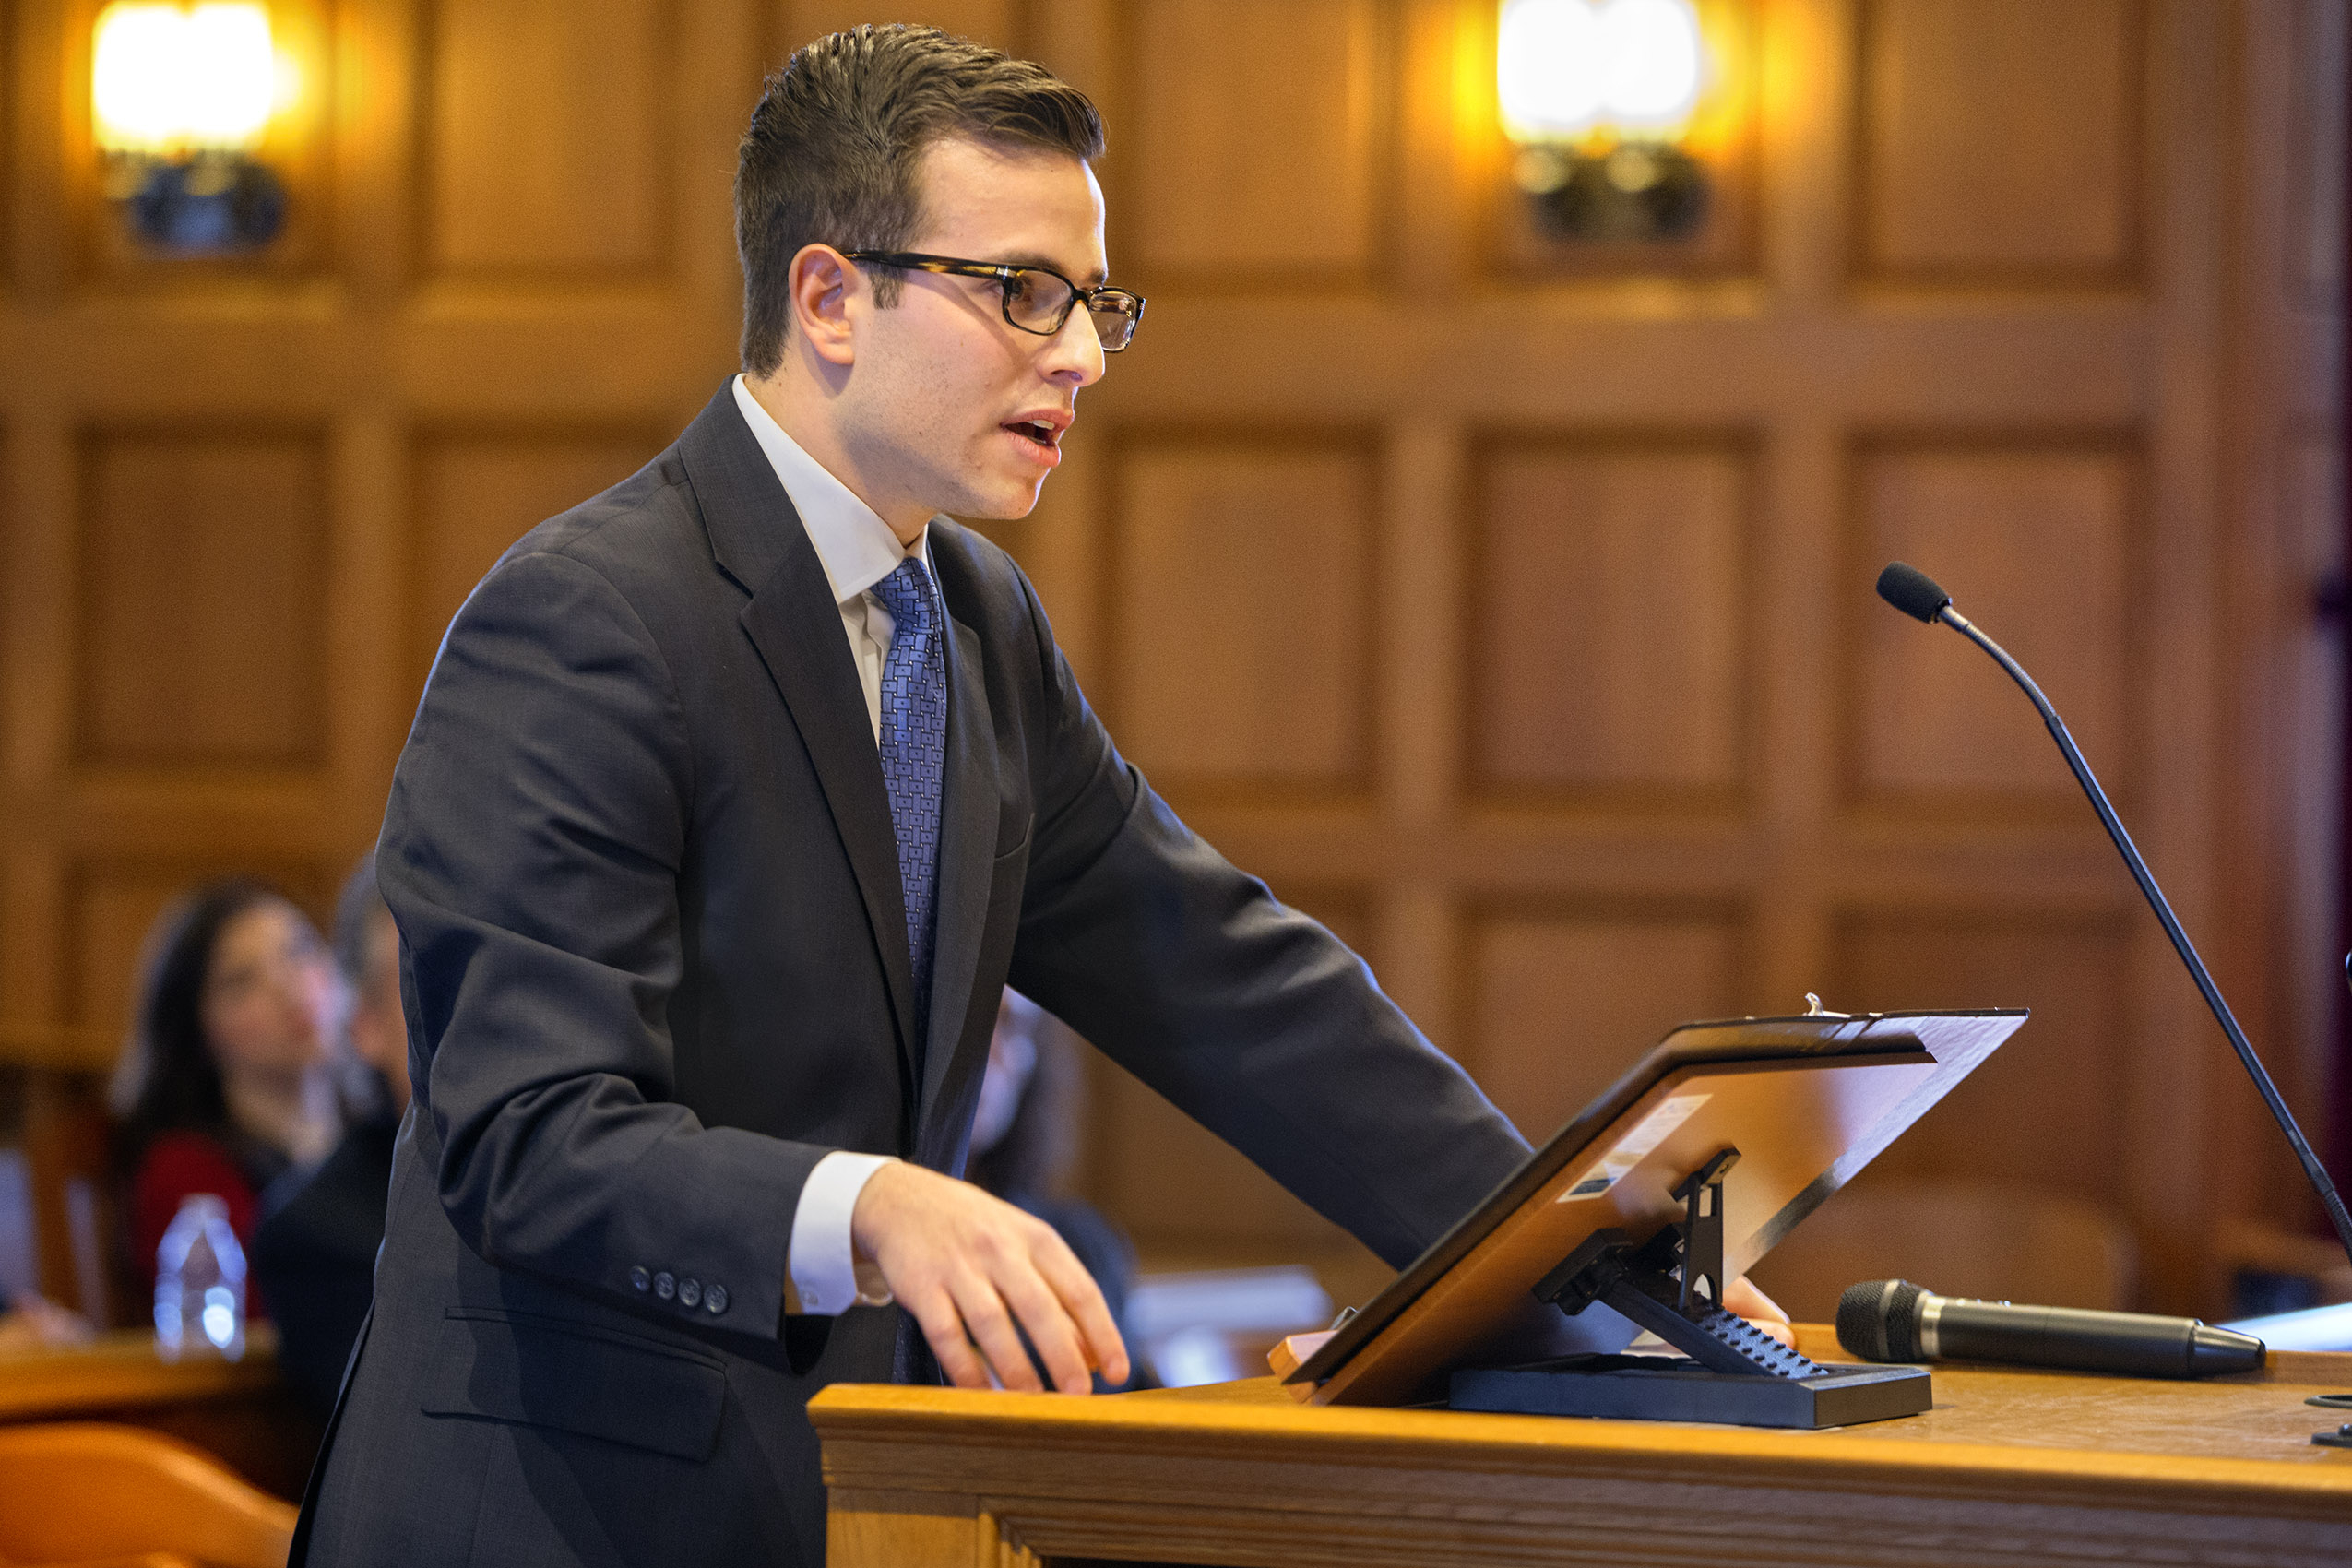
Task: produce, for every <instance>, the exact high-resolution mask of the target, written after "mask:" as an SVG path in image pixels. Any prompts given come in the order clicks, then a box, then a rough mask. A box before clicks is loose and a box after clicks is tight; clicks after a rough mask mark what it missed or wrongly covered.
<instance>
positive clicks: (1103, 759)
mask: <svg viewBox="0 0 2352 1568" xmlns="http://www.w3.org/2000/svg"><path fill="white" fill-rule="evenodd" d="M1024 587H1025V588H1026V585H1024ZM1028 611H1029V614H1030V616H1031V618H1032V624H1034V625H1035V626H1036V627H1037V628H1038V651H1039V671H1040V681H1041V684H1042V688H1043V703H1042V707H1043V711H1044V713H1045V714H1046V715H1047V716H1048V722H1047V723H1046V724H1045V725H1044V726H1042V727H1041V740H1040V746H1041V751H1040V753H1039V754H1038V755H1037V756H1036V760H1035V761H1034V762H1033V767H1032V778H1035V779H1037V780H1038V781H1039V790H1038V799H1037V822H1036V827H1035V829H1034V840H1033V845H1032V849H1031V856H1030V862H1029V873H1028V886H1027V889H1026V897H1025V901H1024V904H1023V906H1022V918H1021V929H1020V934H1019V938H1018V941H1017V942H1016V946H1015V948H1014V957H1013V970H1012V984H1013V986H1014V987H1015V989H1016V990H1018V991H1021V992H1024V993H1025V994H1027V995H1029V996H1031V997H1033V998H1034V999H1035V1000H1036V1001H1038V1002H1039V1004H1042V1005H1044V1006H1046V1007H1047V1008H1049V1009H1051V1011H1052V1012H1054V1013H1055V1014H1056V1015H1058V1016H1060V1017H1062V1018H1063V1020H1064V1021H1065V1022H1067V1023H1068V1024H1069V1025H1070V1026H1071V1027H1072V1028H1075V1029H1076V1030H1078V1032H1079V1033H1081V1034H1083V1035H1085V1036H1086V1037H1087V1039H1090V1040H1092V1041H1093V1042H1094V1043H1095V1044H1096V1045H1097V1046H1098V1047H1099V1048H1100V1049H1101V1050H1102V1051H1104V1052H1105V1053H1106V1054H1108V1055H1109V1056H1111V1058H1112V1059H1113V1060H1114V1061H1116V1062H1118V1063H1120V1064H1121V1065H1122V1066H1124V1067H1125V1068H1127V1070H1128V1071H1130V1072H1132V1073H1134V1075H1136V1076H1137V1077H1139V1078H1141V1079H1142V1080H1143V1081H1144V1082H1145V1083H1146V1084H1148V1085H1150V1086H1151V1087H1153V1088H1155V1089H1157V1090H1158V1091H1159V1092H1160V1093H1161V1094H1162V1095H1165V1096H1166V1097H1167V1098H1168V1099H1170V1101H1172V1102H1173V1103H1174V1104H1175V1105H1176V1106H1177V1107H1178V1108H1179V1109H1180V1110H1182V1111H1185V1112H1187V1113H1188V1114H1190V1115H1191V1116H1192V1117H1193V1118H1194V1120H1196V1121H1198V1122H1200V1123H1202V1124H1203V1125H1205V1126H1206V1127H1207V1128H1208V1129H1209V1131H1211V1132H1213V1133H1215V1134H1218V1136H1219V1137H1221V1138H1223V1139H1225V1141H1226V1142H1228V1143H1229V1144H1231V1145H1233V1146H1235V1147H1236V1148H1238V1149H1240V1150H1241V1152H1242V1153H1243V1154H1245V1155H1247V1156H1249V1157H1250V1158H1252V1159H1253V1160H1254V1161H1255V1162H1256V1163H1257V1164H1258V1165H1259V1166H1260V1167H1261V1168H1263V1169H1264V1170H1265V1171H1266V1172H1267V1173H1268V1174H1269V1175H1271V1176H1273V1177H1274V1178H1275V1180H1277V1181H1278V1182H1281V1183H1282V1184H1283V1185H1284V1186H1285V1187H1287V1188H1289V1190H1290V1191H1291V1192H1292V1193H1295V1194H1298V1195H1299V1196H1300V1197H1301V1198H1302V1199H1304V1200H1305V1201H1306V1202H1307V1203H1308V1204H1309V1205H1311V1206H1313V1208H1314V1209H1316V1211H1317V1212H1319V1213H1321V1214H1322V1215H1323V1216H1324V1218H1328V1219H1330V1220H1332V1221H1333V1222H1334V1223H1336V1224H1337V1225H1339V1226H1340V1227H1342V1228H1343V1229H1347V1230H1348V1231H1349V1232H1350V1233H1352V1234H1353V1235H1354V1236H1356V1237H1357V1238H1358V1239H1359V1240H1360V1241H1363V1242H1364V1244H1365V1245H1366V1246H1368V1247H1370V1248H1371V1249H1372V1251H1373V1252H1375V1253H1379V1254H1380V1256H1381V1257H1382V1258H1383V1259H1384V1261H1386V1262H1387V1263H1388V1264H1389V1265H1392V1266H1395V1267H1399V1268H1401V1267H1403V1266H1404V1265H1407V1264H1408V1263H1410V1262H1411V1261H1412V1260H1413V1259H1414V1258H1415V1257H1417V1256H1419V1255H1420V1253H1421V1252H1422V1251H1424V1250H1425V1249H1426V1248H1428V1247H1429V1246H1430V1245H1431V1244H1432V1243H1434V1242H1435V1241H1437V1240H1439V1239H1440V1238H1441V1237H1442V1236H1443V1235H1444V1234H1445V1232H1446V1231H1447V1230H1449V1229H1452V1228H1453V1226H1454V1225H1455V1222H1456V1221H1458V1220H1460V1219H1461V1218H1462V1217H1463V1216H1464V1215H1466V1214H1467V1213H1468V1212H1469V1211H1470V1210H1471V1209H1472V1208H1473V1207H1475V1206H1477V1205H1478V1204H1479V1201H1480V1200H1482V1199H1483V1198H1484V1197H1485V1196H1486V1195H1487V1194H1489V1193H1490V1192H1491V1191H1492V1190H1493V1189H1494V1187H1495V1186H1496V1185H1498V1184H1499V1183H1500V1182H1502V1181H1503V1179H1504V1178H1506V1177H1507V1176H1509V1175H1510V1174H1511V1173H1512V1172H1513V1171H1514V1170H1516V1169H1517V1168H1518V1166H1519V1164H1520V1163H1521V1161H1523V1160H1524V1159H1525V1158H1526V1154H1527V1145H1526V1140H1524V1139H1523V1138H1521V1137H1520V1136H1519V1134H1517V1132H1516V1131H1515V1130H1514V1129H1513V1127H1512V1126H1511V1124H1510V1123H1509V1122H1508V1121H1507V1120H1505V1119H1504V1118H1503V1115H1502V1113H1501V1112H1499V1111H1496V1110H1495V1109H1494V1107H1493V1105H1492V1104H1491V1103H1490V1102H1489V1101H1488V1099H1487V1098H1486V1097H1485V1096H1484V1095H1483V1094H1481V1093H1479V1089H1478V1087H1477V1086H1476V1085H1475V1084H1473V1083H1472V1082H1471V1081H1470V1079H1469V1077H1468V1075H1466V1074H1465V1073H1464V1072H1463V1071H1462V1070H1461V1068H1459V1067H1458V1066H1456V1065H1455V1063H1453V1062H1452V1061H1451V1060H1450V1059H1448V1058H1447V1057H1446V1056H1444V1055H1443V1054H1442V1053H1441V1052H1440V1051H1437V1049H1436V1048H1435V1047H1433V1046H1431V1044H1430V1043H1429V1041H1428V1040H1427V1039H1424V1038H1422V1036H1421V1034H1420V1030H1418V1029H1416V1028H1414V1027H1413V1025H1412V1023H1411V1021H1410V1020H1409V1019H1408V1018H1407V1017H1406V1016H1405V1015H1404V1014H1403V1012H1402V1011H1400V1010H1399V1009H1398V1008H1397V1006H1396V1004H1395V1003H1393V1002H1391V1001H1390V1000H1389V999H1388V997H1387V996H1386V995H1385V994H1384V993H1383V992H1381V990H1380V988H1379V986H1378V985H1377V984H1376V983H1374V981H1373V980H1372V972H1371V970H1370V969H1369V968H1366V967H1365V965H1364V963H1363V960H1361V959H1360V958H1359V957H1357V956H1356V955H1355V954H1353V953H1351V952H1349V951H1348V948H1347V947H1346V946H1345V945H1344V944H1341V943H1340V942H1339V940H1338V939H1337V938H1336V937H1334V936H1333V935H1332V934H1331V933H1330V932H1328V931H1326V930H1324V928H1323V927H1322V926H1321V925H1319V924H1317V923H1316V922H1315V921H1312V920H1310V919H1308V918H1307V917H1306V916H1304V915H1302V914H1301V913H1299V912H1298V911H1297V910H1295V909H1289V908H1286V907H1285V906H1284V905H1282V904H1281V903H1279V902H1277V900H1276V899H1275V898H1274V897H1273V896H1272V895H1271V894H1269V893H1268V892H1267V891H1266V887H1265V884H1264V883H1262V882H1260V881H1258V880H1257V879H1256V878H1254V877H1252V876H1247V875H1244V874H1243V873H1241V872H1239V871H1237V870H1236V869H1234V867H1233V866H1232V865H1231V864H1230V863H1229V862H1228V861H1226V860H1225V859H1224V858H1223V857H1222V856H1220V855H1219V854H1218V852H1217V851H1216V850H1214V849H1211V848H1209V846H1208V845H1207V844H1206V843H1205V842H1204V841H1203V840H1202V839H1201V838H1200V837H1198V836H1197V835H1195V834H1194V832H1193V831H1192V830H1191V829H1190V828H1188V827H1186V826H1184V825H1183V823H1182V822H1181V821H1179V820H1178V818H1177V816H1176V814H1175V813H1173V812H1172V811H1170V809H1169V808H1168V805H1167V803H1166V802H1163V801H1162V800H1160V798H1159V797H1158V795H1157V794H1156V793H1154V792H1153V790H1152V789H1151V786H1150V785H1149V784H1148V783H1146V781H1145V780H1144V778H1143V776H1142V775H1141V774H1140V773H1138V772H1136V771H1135V769H1134V768H1133V767H1132V766H1129V765H1128V764H1127V763H1126V761H1125V760H1124V759H1123V758H1122V757H1121V756H1120V755H1119V754H1118V752H1117V750H1116V749H1115V748H1114V747H1113V746H1112V745H1111V738H1110V736H1109V735H1108V734H1107V733H1106V732H1105V731H1104V730H1103V728H1102V725H1101V724H1100V722H1099V720H1097V719H1096V718H1095V716H1094V713H1093V711H1092V710H1091V709H1090V708H1089V707H1087V703H1086V700H1085V698H1084V697H1083V696H1082V695H1080V694H1079V691H1078V687H1077V683H1076V681H1075V679H1074V678H1073V677H1072V675H1071V672H1070V669H1069V666H1068V664H1067V663H1066V662H1064V661H1063V659H1062V657H1061V654H1060V652H1059V650H1058V649H1056V648H1055V647H1053V646H1052V643H1051V636H1050V634H1049V633H1048V632H1047V631H1046V630H1045V617H1044V612H1043V610H1042V609H1041V608H1039V606H1038V604H1037V602H1036V600H1035V597H1034V594H1031V595H1030V596H1029V598H1028Z"/></svg>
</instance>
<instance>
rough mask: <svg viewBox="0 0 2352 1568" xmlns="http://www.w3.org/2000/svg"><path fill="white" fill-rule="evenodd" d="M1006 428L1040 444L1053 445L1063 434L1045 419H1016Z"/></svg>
mask: <svg viewBox="0 0 2352 1568" xmlns="http://www.w3.org/2000/svg"><path fill="white" fill-rule="evenodd" d="M1004 428H1005V429H1007V430H1009V431H1011V432H1012V433H1013V434H1016V435H1019V436H1025V437H1027V438H1028V440H1031V441H1034V442H1036V443H1037V444H1038V445H1040V446H1051V445H1054V444H1055V442H1056V441H1057V440H1058V439H1059V438H1060V436H1061V432H1059V431H1057V430H1055V429H1054V428H1053V426H1051V425H1050V424H1048V423H1046V422H1045V421H1043V420H1016V421H1014V422H1012V423H1010V424H1008V425H1006V426H1005V427H1004Z"/></svg>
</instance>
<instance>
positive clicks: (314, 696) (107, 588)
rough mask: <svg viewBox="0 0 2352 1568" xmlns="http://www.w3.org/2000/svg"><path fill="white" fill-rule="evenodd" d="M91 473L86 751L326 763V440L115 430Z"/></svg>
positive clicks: (90, 436)
mask: <svg viewBox="0 0 2352 1568" xmlns="http://www.w3.org/2000/svg"><path fill="white" fill-rule="evenodd" d="M80 484H81V490H82V499H81V507H82V522H81V529H80V542H81V560H80V565H79V571H78V576H79V578H80V591H79V605H78V625H77V633H76V637H75V645H76V651H77V661H78V665H79V678H78V680H77V704H76V707H75V715H74V719H75V724H76V734H77V743H76V746H75V754H76V755H77V757H78V758H79V759H80V760H81V761H82V762H85V763H91V764H99V765H109V766H160V765H183V766H248V767H302V766H315V765H317V764H318V763H320V762H321V761H323V759H324V755H325V742H326V718H327V694H326V683H327V665H326V651H327V650H326V635H327V603H326V596H327V454H326V449H325V440H324V437H323V435H321V434H318V433H315V432H302V431H290V432H286V433H283V434H267V433H257V432H254V431H251V430H250V429H248V428H246V427H244V426H216V427H197V428H187V429H172V428H157V429H143V428H138V427H100V428H96V429H93V430H90V431H89V432H87V433H86V434H85V435H84V436H83V438H82V442H81V452H80Z"/></svg>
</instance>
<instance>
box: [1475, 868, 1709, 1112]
mask: <svg viewBox="0 0 2352 1568" xmlns="http://www.w3.org/2000/svg"><path fill="white" fill-rule="evenodd" d="M1740 941H1741V936H1740V919H1739V917H1738V915H1737V914H1736V913H1735V912H1733V911H1731V910H1728V909H1639V908H1634V909H1627V908H1621V907H1610V906H1608V905H1597V906H1595V907H1592V908H1589V909H1509V908H1505V909H1487V910H1484V911H1482V912H1480V913H1479V914H1478V915H1477V916H1476V917H1474V918H1473V920H1472V921H1471V922H1470V925H1469V934H1468V943H1467V954H1466V956H1465V958H1464V968H1465V974H1466V979H1467V984H1468V987H1469V992H1470V995H1469V1006H1468V1009H1467V1016H1468V1018H1469V1020H1470V1024H1469V1028H1468V1031H1467V1035H1466V1037H1465V1038H1463V1039H1458V1040H1455V1041H1452V1042H1450V1044H1451V1046H1452V1048H1453V1050H1454V1052H1455V1056H1456V1057H1457V1058H1458V1059H1459V1060H1460V1061H1461V1062H1462V1063H1464V1065H1466V1066H1467V1067H1468V1068H1469V1069H1470V1074H1471V1075H1472V1076H1473V1077H1475V1078H1477V1079H1478V1081H1479V1087H1481V1088H1483V1089H1485V1090H1486V1092H1487V1094H1488V1095H1489V1096H1490V1097H1491V1099H1493V1100H1494V1102H1495V1104H1496V1105H1498V1106H1500V1107H1502V1109H1503V1114H1505V1115H1507V1116H1509V1117H1510V1118H1511V1120H1512V1121H1514V1122H1515V1123H1518V1127H1519V1131H1520V1132H1522V1133H1524V1134H1526V1136H1527V1138H1528V1139H1529V1141H1531V1142H1538V1143H1539V1142H1541V1141H1542V1140H1543V1139H1544V1138H1546V1137H1549V1136H1550V1134H1552V1133H1554V1132H1556V1131H1558V1130H1559V1128H1560V1127H1561V1126H1562V1124H1563V1123H1565V1122H1566V1121H1567V1120H1568V1119H1569V1118H1570V1117H1571V1116H1574V1114H1575V1113H1576V1112H1577V1111H1581V1110H1583V1109H1584V1108H1585V1107H1586V1105H1587V1104H1588V1103H1590V1102H1591V1100H1592V1099H1593V1098H1594V1097H1595V1096H1596V1095H1598V1094H1599V1093H1600V1091H1601V1090H1603V1089H1605V1088H1607V1087H1609V1086H1610V1084H1612V1083H1614V1082H1615V1081H1616V1080H1617V1078H1618V1076H1619V1075H1621V1074H1622V1073H1623V1072H1624V1071H1625V1069H1626V1068H1628V1067H1631V1066H1632V1065H1633V1063H1635V1062H1637V1061H1639V1060H1640V1059H1641V1056H1642V1053H1643V1052H1644V1051H1647V1050H1648V1049H1649V1048H1650V1047H1651V1046H1653V1045H1655V1044H1657V1042H1658V1040H1660V1039H1663V1038H1664V1037H1665V1035H1666V1032H1667V1031H1668V1030H1669V1029H1670V1028H1673V1027H1674V1026H1675V1025H1677V1024H1681V1023H1688V1022H1691V1021H1692V1020H1693V1019H1700V1018H1722V1017H1730V1016H1737V1015H1738V1014H1739V1013H1740V1006H1739V998H1740V994H1741V992H1742V991H1743V990H1744V986H1743V983H1742V980H1741V975H1740V962H1741V957H1740Z"/></svg>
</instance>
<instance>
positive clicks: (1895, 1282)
mask: <svg viewBox="0 0 2352 1568" xmlns="http://www.w3.org/2000/svg"><path fill="white" fill-rule="evenodd" d="M1837 1342H1838V1343H1839V1344H1840V1345H1843V1346H1845V1347H1846V1348H1847V1351H1849V1352H1850V1353H1852V1354H1854V1355H1857V1356H1859V1357H1861V1358H1862V1360H1866V1361H1945V1360H1958V1361H2011V1362H2016V1363H2020V1364H2022V1365H2025V1366H2033V1367H2063V1368H2065V1369H2067V1370H2068V1371H2070V1372H2117V1373H2120V1374H2121V1375H2123V1376H2125V1377H2212V1376H2214V1375H2215V1374H2217V1373H2221V1372H2259V1371H2261V1370H2262V1365H2263V1355H2264V1353H2265V1352H2264V1350H2263V1342H2262V1341H2261V1340H2259V1339H2257V1338H2255V1337H2254V1336H2252V1335H2251V1334H2240V1333H2239V1332H2238V1331H2237V1330H2236V1329H2232V1328H2214V1327H2211V1326H2209V1325H2208V1324H2203V1323H2200V1322H2198V1321H2197V1320H2196V1319H2195V1318H2192V1317H2154V1316H2151V1315H2149V1314H2148V1313H2095V1312H2085V1311H2084V1310H2082V1309H2080V1308H2077V1307H2020V1306H2013V1305H2011V1304H2010V1303H2009V1302H2007V1301H1968V1300H1966V1299H1965V1298H1962V1297H1955V1296H1939V1295H1936V1294H1934V1293H1933V1292H1932V1291H1929V1290H1923V1289H1920V1288H1919V1287H1918V1286H1917V1285H1914V1284H1912V1283H1911V1282H1910V1281H1909V1280H1907V1279H1866V1280H1864V1281H1863V1282H1862V1283H1861V1284H1859V1285H1851V1286H1848V1287H1847V1289H1846V1294H1845V1295H1843V1296H1841V1297H1839V1298H1838V1301H1837Z"/></svg>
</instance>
